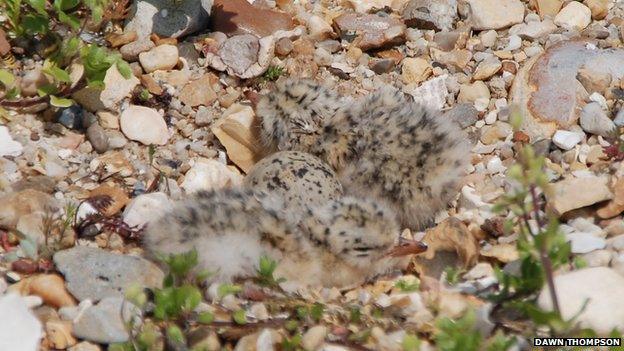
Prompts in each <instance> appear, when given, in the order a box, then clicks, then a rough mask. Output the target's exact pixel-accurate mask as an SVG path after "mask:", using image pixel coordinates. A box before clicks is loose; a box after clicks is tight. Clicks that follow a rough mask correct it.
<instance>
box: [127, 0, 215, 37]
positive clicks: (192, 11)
mask: <svg viewBox="0 0 624 351" xmlns="http://www.w3.org/2000/svg"><path fill="white" fill-rule="evenodd" d="M212 3H213V0H199V1H198V0H182V1H171V0H138V1H136V2H135V3H134V4H133V5H132V7H131V12H130V13H131V15H130V18H131V19H130V21H129V22H128V23H127V24H126V28H125V31H130V30H134V31H136V33H137V35H138V37H139V39H145V38H148V37H149V35H150V34H152V33H156V34H158V35H159V36H161V37H172V38H178V37H183V36H185V35H189V34H191V33H195V32H197V31H199V30H202V29H205V28H207V27H208V19H209V17H210V11H211V9H212Z"/></svg>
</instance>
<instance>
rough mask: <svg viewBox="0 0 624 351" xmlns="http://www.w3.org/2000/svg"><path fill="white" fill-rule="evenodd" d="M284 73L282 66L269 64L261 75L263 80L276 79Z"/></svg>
mask: <svg viewBox="0 0 624 351" xmlns="http://www.w3.org/2000/svg"><path fill="white" fill-rule="evenodd" d="M283 74H284V68H283V67H279V66H269V68H267V70H266V72H264V74H263V75H262V78H263V79H264V80H265V81H270V82H273V81H276V80H277V79H278V78H279V77H280V76H282V75H283Z"/></svg>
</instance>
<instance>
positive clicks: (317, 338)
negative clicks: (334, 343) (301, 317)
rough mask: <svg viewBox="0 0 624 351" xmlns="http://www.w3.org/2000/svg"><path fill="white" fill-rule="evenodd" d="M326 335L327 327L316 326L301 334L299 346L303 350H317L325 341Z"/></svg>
mask: <svg viewBox="0 0 624 351" xmlns="http://www.w3.org/2000/svg"><path fill="white" fill-rule="evenodd" d="M326 335H327V327H325V326H324V325H316V326H314V327H312V328H310V329H308V331H306V332H305V334H303V338H302V339H301V346H303V348H304V349H305V350H318V349H319V347H321V345H322V344H323V342H324V341H325V336H326Z"/></svg>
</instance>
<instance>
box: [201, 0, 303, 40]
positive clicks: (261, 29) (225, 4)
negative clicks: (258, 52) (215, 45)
mask: <svg viewBox="0 0 624 351" xmlns="http://www.w3.org/2000/svg"><path fill="white" fill-rule="evenodd" d="M211 27H212V30H213V31H216V32H222V33H225V34H227V35H228V36H233V35H239V34H252V35H254V36H256V37H259V38H262V37H266V36H269V35H272V34H274V33H276V32H278V31H288V30H291V29H293V28H294V22H293V19H292V17H291V16H290V15H289V14H287V13H284V12H280V11H276V10H272V9H267V8H262V7H260V6H254V5H252V4H250V3H249V2H247V1H246V0H216V1H215V2H214V7H213V15H212V23H211Z"/></svg>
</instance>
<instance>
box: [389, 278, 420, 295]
mask: <svg viewBox="0 0 624 351" xmlns="http://www.w3.org/2000/svg"><path fill="white" fill-rule="evenodd" d="M394 287H395V288H397V289H399V290H401V291H402V292H406V293H407V292H414V291H418V289H419V288H420V282H419V281H418V280H416V281H414V282H411V283H410V282H408V281H406V280H403V279H400V280H399V281H397V282H396V283H394Z"/></svg>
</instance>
